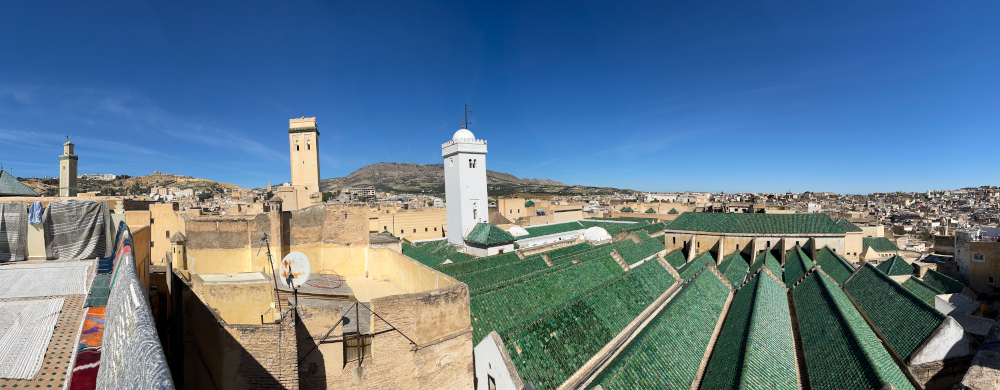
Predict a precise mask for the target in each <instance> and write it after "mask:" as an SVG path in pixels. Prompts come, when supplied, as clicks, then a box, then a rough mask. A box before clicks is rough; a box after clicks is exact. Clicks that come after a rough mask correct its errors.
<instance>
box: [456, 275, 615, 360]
mask: <svg viewBox="0 0 1000 390" xmlns="http://www.w3.org/2000/svg"><path fill="white" fill-rule="evenodd" d="M553 268H555V267H553ZM622 272H623V271H622V268H621V266H619V265H618V263H617V262H616V261H615V260H614V259H613V258H611V256H604V257H601V258H599V259H595V260H589V261H581V262H580V263H579V264H572V263H565V265H563V266H561V267H560V268H559V269H558V270H555V271H554V272H540V274H541V276H537V277H534V278H530V279H527V280H520V281H519V282H517V283H516V284H513V285H507V286H504V287H502V288H498V289H494V290H490V291H488V292H486V293H482V294H479V295H476V296H473V297H471V298H470V309H471V312H472V328H473V339H474V340H477V341H479V340H482V339H483V337H486V335H488V334H489V333H490V332H492V331H497V332H498V333H500V334H505V333H507V332H508V330H510V329H516V328H520V327H522V326H524V325H526V324H528V323H529V322H531V321H533V320H534V319H535V318H538V317H539V316H540V315H542V314H545V313H549V312H551V311H552V310H554V309H556V308H558V307H561V306H564V305H566V304H567V303H569V302H570V301H571V300H573V299H574V298H575V297H578V296H580V295H581V294H583V293H585V292H587V291H590V290H591V289H593V288H594V287H597V286H600V285H602V284H605V283H607V282H608V281H611V280H613V279H614V278H616V277H618V275H621V274H622Z"/></svg>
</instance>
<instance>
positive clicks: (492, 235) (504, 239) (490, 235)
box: [465, 223, 517, 245]
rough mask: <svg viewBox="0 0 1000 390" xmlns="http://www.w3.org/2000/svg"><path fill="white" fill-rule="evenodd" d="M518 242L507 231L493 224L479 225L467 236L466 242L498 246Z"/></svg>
mask: <svg viewBox="0 0 1000 390" xmlns="http://www.w3.org/2000/svg"><path fill="white" fill-rule="evenodd" d="M515 240H517V239H516V238H514V236H512V235H511V234H510V233H507V231H506V230H503V229H501V228H499V227H497V226H496V225H494V224H492V223H477V224H476V226H475V227H473V228H472V230H471V231H469V234H466V235H465V242H470V243H473V244H480V245H497V244H505V243H508V242H514V241H515Z"/></svg>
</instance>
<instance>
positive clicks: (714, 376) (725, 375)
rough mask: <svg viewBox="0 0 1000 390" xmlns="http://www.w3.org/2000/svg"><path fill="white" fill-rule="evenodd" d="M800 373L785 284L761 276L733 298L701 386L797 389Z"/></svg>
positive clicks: (716, 389) (724, 389)
mask: <svg viewBox="0 0 1000 390" xmlns="http://www.w3.org/2000/svg"><path fill="white" fill-rule="evenodd" d="M736 260H742V259H741V258H736ZM797 369H798V368H797V364H796V360H795V341H794V336H793V334H792V320H791V316H790V314H789V312H788V296H787V294H786V292H785V286H784V285H783V284H782V283H780V282H778V281H776V280H774V279H773V278H771V276H769V275H767V274H766V273H764V272H758V273H757V274H756V275H755V276H754V277H753V278H751V279H750V281H749V282H747V284H746V285H745V286H743V288H741V289H740V290H739V292H737V293H736V295H735V296H734V297H733V302H732V304H731V305H730V307H729V312H728V314H726V320H725V322H724V324H723V326H722V331H721V332H720V333H719V339H718V341H717V342H716V344H715V348H714V349H713V350H712V357H711V359H710V360H709V362H708V366H707V368H706V371H705V378H704V380H702V383H701V388H702V389H706V390H707V389H711V390H728V389H732V390H738V389H772V390H795V389H797V388H798V376H797V372H796V371H797Z"/></svg>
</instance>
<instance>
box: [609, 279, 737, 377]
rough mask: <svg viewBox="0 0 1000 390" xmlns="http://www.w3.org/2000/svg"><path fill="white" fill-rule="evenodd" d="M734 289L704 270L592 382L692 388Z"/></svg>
mask: <svg viewBox="0 0 1000 390" xmlns="http://www.w3.org/2000/svg"><path fill="white" fill-rule="evenodd" d="M728 297H729V288H727V287H726V285H725V284H723V283H722V281H721V280H719V278H717V277H715V274H714V273H712V272H702V273H700V274H698V276H696V277H695V278H694V279H693V280H692V281H691V282H690V283H688V284H687V285H686V286H684V287H683V289H681V291H680V292H678V293H677V295H676V296H674V298H673V299H672V300H671V301H670V302H669V303H668V304H667V307H665V308H663V310H661V311H660V312H659V313H658V314H657V315H656V318H654V319H653V320H652V321H650V323H649V324H648V325H646V327H645V328H643V329H642V331H641V332H639V334H638V335H637V336H636V337H635V338H634V339H633V340H632V341H631V342H629V344H628V345H627V346H625V348H624V349H623V350H622V351H621V353H619V354H618V355H617V356H615V358H614V360H612V361H611V363H610V364H609V365H608V366H607V367H605V368H604V369H603V370H602V371H601V373H600V374H598V375H597V377H596V378H595V379H594V381H593V382H591V384H590V386H591V387H594V386H596V385H598V384H599V385H601V387H603V388H604V389H606V390H620V389H624V390H630V389H687V388H690V387H691V384H692V382H694V377H695V375H696V374H697V371H698V367H699V366H700V365H701V361H702V358H703V356H704V354H705V350H706V349H707V348H708V344H709V341H710V340H711V338H712V333H713V332H714V331H715V325H716V323H718V321H719V316H720V315H722V309H723V307H724V306H725V304H726V299H727V298H728Z"/></svg>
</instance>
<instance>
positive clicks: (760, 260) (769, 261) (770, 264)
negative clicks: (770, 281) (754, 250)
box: [750, 251, 782, 278]
mask: <svg viewBox="0 0 1000 390" xmlns="http://www.w3.org/2000/svg"><path fill="white" fill-rule="evenodd" d="M764 265H766V266H767V269H769V270H771V273H773V274H774V276H777V277H778V278H781V275H782V272H781V263H780V262H778V259H776V258H774V255H772V254H771V251H764V252H763V253H761V254H759V255H757V260H756V261H754V263H753V265H751V266H750V275H753V274H755V273H757V270H758V269H760V267H761V266H764Z"/></svg>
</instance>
